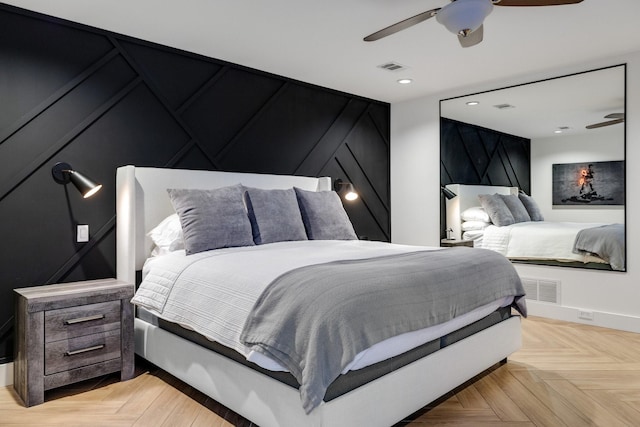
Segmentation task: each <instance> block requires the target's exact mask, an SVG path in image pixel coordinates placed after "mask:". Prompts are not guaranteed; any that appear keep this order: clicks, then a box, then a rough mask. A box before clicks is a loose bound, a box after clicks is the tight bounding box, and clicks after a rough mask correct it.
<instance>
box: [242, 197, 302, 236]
mask: <svg viewBox="0 0 640 427" xmlns="http://www.w3.org/2000/svg"><path fill="white" fill-rule="evenodd" d="M245 201H246V202H247V210H248V214H249V221H251V228H252V230H253V241H254V242H255V244H256V245H262V244H265V243H274V242H283V241H295V240H307V233H306V231H305V229H304V224H303V223H302V216H301V214H300V208H299V207H298V200H297V198H296V192H295V191H294V190H293V188H289V189H288V190H262V189H259V188H246V193H245Z"/></svg>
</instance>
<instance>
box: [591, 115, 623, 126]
mask: <svg viewBox="0 0 640 427" xmlns="http://www.w3.org/2000/svg"><path fill="white" fill-rule="evenodd" d="M604 118H605V119H611V120H608V121H606V122H600V123H594V124H592V125H589V126H587V129H596V128H601V127H604V126H611V125H617V124H618V123H622V122H624V113H611V114H607V115H606V116H604Z"/></svg>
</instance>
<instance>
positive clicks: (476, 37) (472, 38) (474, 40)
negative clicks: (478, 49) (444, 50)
mask: <svg viewBox="0 0 640 427" xmlns="http://www.w3.org/2000/svg"><path fill="white" fill-rule="evenodd" d="M483 27H484V25H480V26H479V27H478V29H477V30H475V31H474V32H472V33H469V34H467V35H466V36H461V35H460V34H458V41H459V42H460V46H462V47H471V46H475V45H477V44H478V43H480V42H481V41H482V36H483V35H484V28H483Z"/></svg>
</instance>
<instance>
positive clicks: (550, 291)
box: [522, 277, 560, 304]
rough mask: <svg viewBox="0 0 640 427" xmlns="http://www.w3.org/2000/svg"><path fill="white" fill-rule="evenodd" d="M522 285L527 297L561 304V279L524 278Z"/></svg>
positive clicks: (532, 299)
mask: <svg viewBox="0 0 640 427" xmlns="http://www.w3.org/2000/svg"><path fill="white" fill-rule="evenodd" d="M522 286H523V287H524V291H525V292H526V294H527V299H528V300H531V301H540V302H546V303H550V304H560V281H559V280H549V279H531V278H524V277H523V278H522Z"/></svg>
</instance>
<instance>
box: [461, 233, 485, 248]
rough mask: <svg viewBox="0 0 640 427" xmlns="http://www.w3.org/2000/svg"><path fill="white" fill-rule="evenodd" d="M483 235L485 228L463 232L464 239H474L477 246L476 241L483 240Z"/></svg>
mask: <svg viewBox="0 0 640 427" xmlns="http://www.w3.org/2000/svg"><path fill="white" fill-rule="evenodd" d="M483 236H484V230H473V231H465V232H464V233H462V240H473V241H474V246H475V244H476V243H475V241H477V240H481V239H482V237H483Z"/></svg>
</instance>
